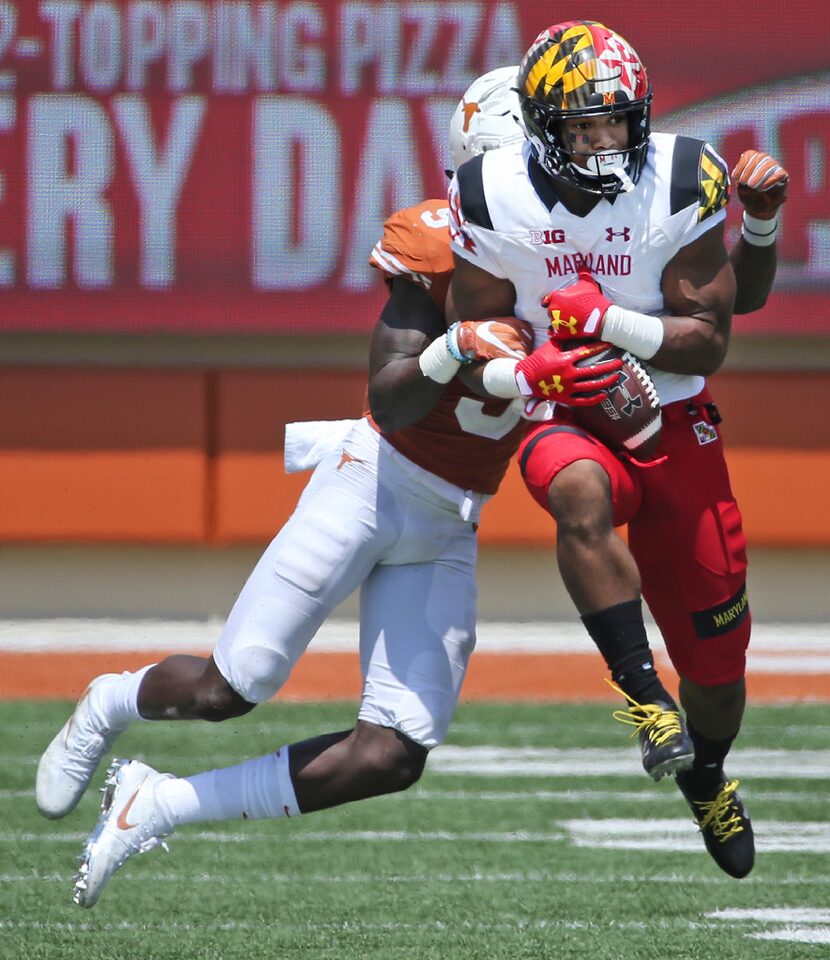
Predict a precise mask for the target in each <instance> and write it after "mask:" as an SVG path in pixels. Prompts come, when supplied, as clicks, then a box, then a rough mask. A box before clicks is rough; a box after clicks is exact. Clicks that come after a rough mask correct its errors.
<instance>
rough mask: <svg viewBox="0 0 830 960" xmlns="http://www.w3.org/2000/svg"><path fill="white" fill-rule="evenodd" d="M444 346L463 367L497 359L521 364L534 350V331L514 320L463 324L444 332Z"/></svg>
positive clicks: (515, 318) (493, 320) (498, 318)
mask: <svg viewBox="0 0 830 960" xmlns="http://www.w3.org/2000/svg"><path fill="white" fill-rule="evenodd" d="M447 343H448V345H449V349H450V353H452V355H453V356H454V357H455V358H456V359H457V360H458V359H461V361H462V363H464V362H467V363H469V362H471V361H473V360H495V359H496V357H509V358H510V359H511V360H521V359H522V358H523V357H526V356H527V355H528V353H529V352H530V351H531V350H532V349H533V328H532V327H531V326H530V324H529V323H527V322H525V321H524V320H519V319H518V318H517V317H494V318H493V319H490V320H464V321H463V322H461V323H456V324H453V325H452V326H451V327H450V329H449V330H448V331H447ZM453 348H455V349H453ZM456 351H457V353H456ZM462 358H463V359H462Z"/></svg>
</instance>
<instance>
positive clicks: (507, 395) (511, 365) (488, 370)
mask: <svg viewBox="0 0 830 960" xmlns="http://www.w3.org/2000/svg"><path fill="white" fill-rule="evenodd" d="M518 362H519V361H518V360H511V359H510V357H496V359H495V360H489V361H488V362H487V363H485V364H484V373H483V374H482V375H481V383H482V386H483V387H484V389H485V390H486V391H487V392H488V393H489V394H490V396H491V397H504V399H505V400H512V399H513V398H514V397H520V396H522V391H521V390H520V389H519V384H518V383H517V382H516V365H517V364H518ZM528 392H529V391H528Z"/></svg>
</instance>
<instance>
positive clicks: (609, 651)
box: [582, 600, 677, 710]
mask: <svg viewBox="0 0 830 960" xmlns="http://www.w3.org/2000/svg"><path fill="white" fill-rule="evenodd" d="M582 622H583V623H584V624H585V629H586V630H587V631H588V633H590V634H591V638H592V639H593V641H594V643H595V644H596V645H597V647H598V648H599V652H600V653H601V654H602V655H603V657H604V658H605V662H606V663H607V664H608V669H609V670H610V671H611V678H612V679H613V680H614V682H615V683H616V684H618V685H619V686H620V687H621V688H622V689H623V690H624V691H625V692H626V693H627V694H628V696H629V697H631V698H632V699H634V700H636V701H637V702H638V703H655V702H656V701H660V702H661V703H665V704H666V705H667V706H668V707H669V708H670V709H672V710H676V709H677V704H676V703H675V702H674V699H673V698H672V697H671V695H670V694H669V692H668V691H667V690H666V688H665V687H664V686H663V684H662V683H661V682H660V678H659V677H658V676H657V671H656V670H655V669H654V657H653V656H652V653H651V650H650V649H649V646H648V637H647V636H646V627H645V624H644V623H643V606H642V601H640V600H627V601H625V602H624V603H618V604H616V605H615V606H613V607H608V608H607V609H606V610H600V611H598V612H597V613H588V614H586V615H585V616H584V617H583V618H582Z"/></svg>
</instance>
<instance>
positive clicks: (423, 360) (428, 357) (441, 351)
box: [418, 334, 461, 383]
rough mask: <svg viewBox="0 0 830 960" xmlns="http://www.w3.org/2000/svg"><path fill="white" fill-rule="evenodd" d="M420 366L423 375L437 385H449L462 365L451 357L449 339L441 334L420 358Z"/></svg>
mask: <svg viewBox="0 0 830 960" xmlns="http://www.w3.org/2000/svg"><path fill="white" fill-rule="evenodd" d="M418 366H419V367H420V368H421V373H422V374H423V375H424V376H425V377H428V378H429V379H430V380H434V381H435V382H436V383H449V382H450V380H452V378H453V377H454V376H455V375H456V373H458V368H459V367H460V366H461V363H460V361H458V360H456V359H455V357H452V356H450V351H449V346H448V345H447V337H446V335H445V334H441V336H440V337H436V338H435V339H434V340H433V341H432V343H431V344H430V345H429V346H428V347H427V348H426V350H424V352H423V353H422V354H421V355H420V356H419V357H418Z"/></svg>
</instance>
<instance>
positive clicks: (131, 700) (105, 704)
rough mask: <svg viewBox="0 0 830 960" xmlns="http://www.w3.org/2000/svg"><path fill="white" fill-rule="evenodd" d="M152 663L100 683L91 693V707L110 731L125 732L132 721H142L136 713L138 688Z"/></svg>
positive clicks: (152, 665)
mask: <svg viewBox="0 0 830 960" xmlns="http://www.w3.org/2000/svg"><path fill="white" fill-rule="evenodd" d="M154 666H155V664H154V663H148V664H147V666H146V667H142V668H141V669H140V670H136V671H135V673H130V672H129V671H128V670H125V671H124V673H122V674H121V676H120V677H113V679H112V680H110V681H109V682H107V683H102V684H101V685H100V686H99V687H97V688H96V689H95V692H94V693H93V698H92V703H91V706H92V707H93V709H94V710H95V711H96V712H97V713H98V715H99V716H100V718H101V720H102V723H103V725H104V726H105V727H107V728H108V729H110V730H126V728H127V727H128V726H129V725H130V724H131V723H132V722H133V721H134V720H141V719H143V718H142V716H141V714H140V713H139V712H138V688H139V687H140V686H141V681H142V680H143V679H144V674H145V673H147V671H148V670H150V669H151V668H152V667H154Z"/></svg>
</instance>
